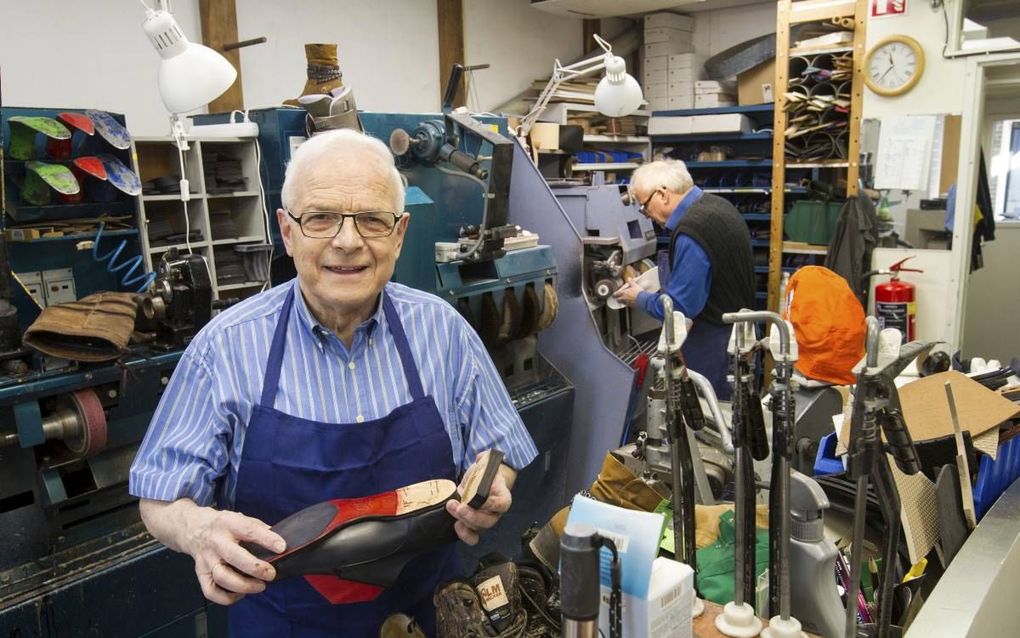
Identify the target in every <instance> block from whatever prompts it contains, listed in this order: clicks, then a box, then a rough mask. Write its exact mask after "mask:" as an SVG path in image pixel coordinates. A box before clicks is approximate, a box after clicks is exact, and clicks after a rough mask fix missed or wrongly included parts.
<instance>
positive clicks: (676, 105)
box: [666, 95, 694, 111]
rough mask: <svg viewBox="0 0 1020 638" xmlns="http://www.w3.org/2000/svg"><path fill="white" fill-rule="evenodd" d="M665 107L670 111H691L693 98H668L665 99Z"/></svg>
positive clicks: (687, 96) (688, 96) (691, 96)
mask: <svg viewBox="0 0 1020 638" xmlns="http://www.w3.org/2000/svg"><path fill="white" fill-rule="evenodd" d="M666 101H667V106H668V107H669V110H670V111H675V110H678V109H693V108H694V96H693V95H681V96H679V97H668V98H666Z"/></svg>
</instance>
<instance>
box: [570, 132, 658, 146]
mask: <svg viewBox="0 0 1020 638" xmlns="http://www.w3.org/2000/svg"><path fill="white" fill-rule="evenodd" d="M584 141H585V143H588V142H591V143H603V144H647V143H648V142H649V141H650V139H649V138H648V137H644V136H641V135H595V134H592V135H585V136H584Z"/></svg>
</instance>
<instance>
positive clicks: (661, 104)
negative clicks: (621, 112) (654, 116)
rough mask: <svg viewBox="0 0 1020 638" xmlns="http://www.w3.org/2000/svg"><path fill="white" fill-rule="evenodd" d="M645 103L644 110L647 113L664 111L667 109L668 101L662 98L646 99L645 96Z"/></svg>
mask: <svg viewBox="0 0 1020 638" xmlns="http://www.w3.org/2000/svg"><path fill="white" fill-rule="evenodd" d="M645 101H646V102H648V106H646V107H645V108H646V109H648V110H649V111H665V110H667V109H668V108H669V99H668V98H666V97H665V96H663V97H648V96H647V95H646V96H645Z"/></svg>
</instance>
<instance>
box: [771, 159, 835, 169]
mask: <svg viewBox="0 0 1020 638" xmlns="http://www.w3.org/2000/svg"><path fill="white" fill-rule="evenodd" d="M849 167H850V161H849V160H832V161H824V162H787V163H786V168H849Z"/></svg>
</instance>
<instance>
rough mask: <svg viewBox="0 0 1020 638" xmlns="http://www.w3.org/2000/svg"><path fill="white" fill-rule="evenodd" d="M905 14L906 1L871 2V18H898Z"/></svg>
mask: <svg viewBox="0 0 1020 638" xmlns="http://www.w3.org/2000/svg"><path fill="white" fill-rule="evenodd" d="M906 12H907V0H871V17H872V18H882V17H885V16H898V15H903V14H904V13H906Z"/></svg>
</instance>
